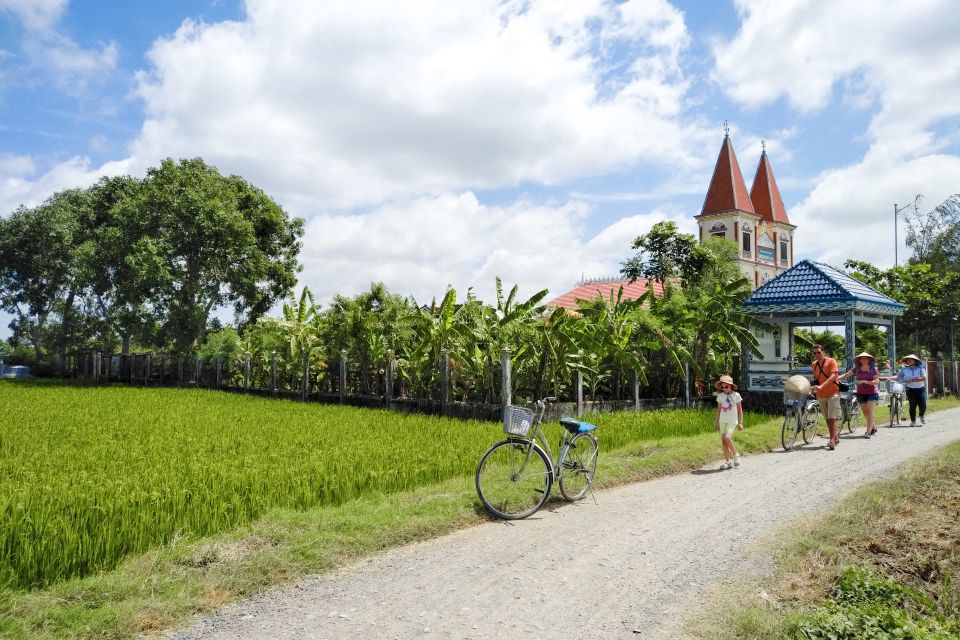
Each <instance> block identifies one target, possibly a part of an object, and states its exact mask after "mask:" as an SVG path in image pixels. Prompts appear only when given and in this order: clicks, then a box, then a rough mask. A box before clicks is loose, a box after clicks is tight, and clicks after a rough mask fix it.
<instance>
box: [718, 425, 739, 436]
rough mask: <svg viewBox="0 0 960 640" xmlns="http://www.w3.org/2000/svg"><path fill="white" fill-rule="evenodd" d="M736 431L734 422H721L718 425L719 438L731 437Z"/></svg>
mask: <svg viewBox="0 0 960 640" xmlns="http://www.w3.org/2000/svg"><path fill="white" fill-rule="evenodd" d="M736 430H737V423H736V422H721V423H720V435H721V436H725V435H726V436H732V435H733V432H734V431H736Z"/></svg>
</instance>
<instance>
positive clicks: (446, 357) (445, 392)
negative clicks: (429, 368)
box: [440, 349, 450, 416]
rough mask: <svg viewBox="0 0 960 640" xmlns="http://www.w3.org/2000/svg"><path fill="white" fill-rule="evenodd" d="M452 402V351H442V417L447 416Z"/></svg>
mask: <svg viewBox="0 0 960 640" xmlns="http://www.w3.org/2000/svg"><path fill="white" fill-rule="evenodd" d="M449 401H450V349H441V350H440V415H442V416H445V415H447V403H448V402H449Z"/></svg>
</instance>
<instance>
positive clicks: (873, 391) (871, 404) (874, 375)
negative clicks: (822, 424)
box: [837, 351, 880, 438]
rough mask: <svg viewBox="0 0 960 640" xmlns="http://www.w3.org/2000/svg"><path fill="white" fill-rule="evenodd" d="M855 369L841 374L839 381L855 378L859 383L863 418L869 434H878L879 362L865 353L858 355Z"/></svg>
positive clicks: (858, 393) (859, 400) (859, 402)
mask: <svg viewBox="0 0 960 640" xmlns="http://www.w3.org/2000/svg"><path fill="white" fill-rule="evenodd" d="M853 364H854V366H853V368H852V369H850V371H847V372H846V373H844V374H841V375H840V376H839V377H838V378H837V380H843V379H844V378H849V377H850V376H854V379H855V380H856V381H857V404H859V405H860V409H862V410H863V417H864V418H866V420H867V433H866V436H867V438H869V437H870V436H872V435H874V434H875V433H877V425H876V423H875V421H874V415H875V413H876V407H877V403H879V402H880V393H879V391H878V387H879V386H880V370H879V369H878V368H877V360H876V358H874V357H873V356H872V355H870V354H869V353H867V352H866V351H864V352H863V353H860V354H857V357H855V358H854V359H853Z"/></svg>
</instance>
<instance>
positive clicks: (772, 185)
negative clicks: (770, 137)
mask: <svg viewBox="0 0 960 640" xmlns="http://www.w3.org/2000/svg"><path fill="white" fill-rule="evenodd" d="M696 220H697V226H698V227H699V229H700V241H701V242H703V241H704V240H706V239H707V238H708V237H710V236H715V237H718V238H726V239H727V240H732V241H733V242H735V243H736V244H737V266H739V267H740V270H741V271H742V272H743V275H744V276H745V277H746V278H747V279H748V280H749V281H750V282H752V283H753V288H754V289H756V288H757V287H759V286H760V285H762V284H764V283H766V282H767V281H768V280H770V279H772V278H775V277H776V276H777V275H779V274H781V273H783V272H784V271H786V270H787V269H789V268H790V267H792V266H793V254H794V252H793V234H794V231H795V230H796V226H794V225H792V224H790V218H789V217H788V216H787V211H786V209H785V208H784V206H783V198H781V197H780V189H779V188H778V187H777V180H776V178H774V176H773V168H772V167H771V166H770V159H769V158H768V157H767V150H766V148H765V147H764V149H763V151H762V153H761V154H760V163H759V164H758V165H757V172H756V174H755V175H754V177H753V186H751V187H750V192H749V194H748V192H747V185H746V183H745V182H744V180H743V174H742V173H741V172H740V164H739V163H738V162H737V154H736V153H734V151H733V143H731V142H730V134H729V132H728V133H727V134H726V135H724V137H723V144H722V145H721V146H720V155H719V156H718V157H717V163H716V166H715V167H714V169H713V177H712V178H711V179H710V187H709V188H708V189H707V196H706V198H704V200H703V208H702V209H701V210H700V215H698V216H696Z"/></svg>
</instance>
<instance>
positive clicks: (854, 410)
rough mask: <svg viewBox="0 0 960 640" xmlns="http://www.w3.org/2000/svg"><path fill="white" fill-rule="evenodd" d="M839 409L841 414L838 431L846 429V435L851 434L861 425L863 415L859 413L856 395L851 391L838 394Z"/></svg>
mask: <svg viewBox="0 0 960 640" xmlns="http://www.w3.org/2000/svg"><path fill="white" fill-rule="evenodd" d="M840 407H841V408H842V409H843V413H842V414H841V416H840V425H839V427H838V429H837V431H838V433H839V430H840V429H842V428H844V427H846V429H847V433H853V432H854V431H856V430H857V428H858V427H859V426H860V425H861V424H863V413H862V412H861V411H860V403H859V402H858V401H857V394H856V393H855V392H853V391H845V392H841V393H840Z"/></svg>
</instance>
